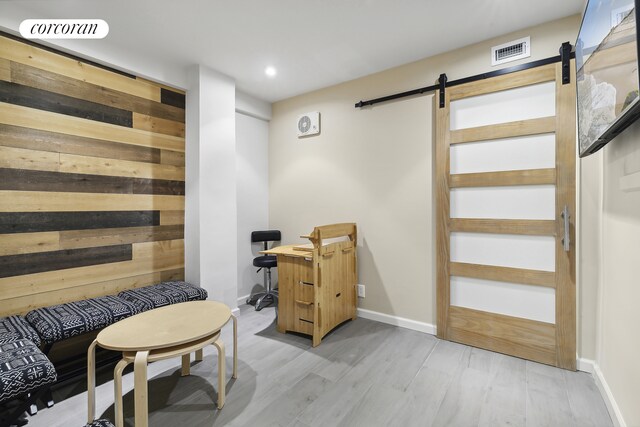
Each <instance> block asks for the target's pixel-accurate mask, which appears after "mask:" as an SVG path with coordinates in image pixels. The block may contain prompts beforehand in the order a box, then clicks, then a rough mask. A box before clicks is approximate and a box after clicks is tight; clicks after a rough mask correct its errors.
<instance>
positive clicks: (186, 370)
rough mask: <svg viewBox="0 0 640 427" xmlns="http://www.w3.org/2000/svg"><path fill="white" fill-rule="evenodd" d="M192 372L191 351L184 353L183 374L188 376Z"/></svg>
mask: <svg viewBox="0 0 640 427" xmlns="http://www.w3.org/2000/svg"><path fill="white" fill-rule="evenodd" d="M189 374H191V353H187V354H183V355H182V372H181V376H183V377H186V376H187V375H189Z"/></svg>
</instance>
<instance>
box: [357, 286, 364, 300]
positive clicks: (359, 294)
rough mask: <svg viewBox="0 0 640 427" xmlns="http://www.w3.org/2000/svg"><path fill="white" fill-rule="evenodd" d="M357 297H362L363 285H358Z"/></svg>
mask: <svg viewBox="0 0 640 427" xmlns="http://www.w3.org/2000/svg"><path fill="white" fill-rule="evenodd" d="M358 297H359V298H364V285H358Z"/></svg>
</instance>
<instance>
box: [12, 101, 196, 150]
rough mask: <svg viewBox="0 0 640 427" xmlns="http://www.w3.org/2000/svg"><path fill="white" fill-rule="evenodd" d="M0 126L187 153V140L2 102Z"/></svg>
mask: <svg viewBox="0 0 640 427" xmlns="http://www.w3.org/2000/svg"><path fill="white" fill-rule="evenodd" d="M0 123H3V124H7V125H13V126H22V127H27V128H32V129H38V130H45V131H51V132H58V133H64V134H68V135H75V136H82V137H86V138H94V139H100V140H105V141H114V142H121V143H124V144H131V145H141V146H144V147H151V148H161V149H167V150H173V151H184V138H178V137H177V136H170V135H162V134H160V133H151V132H147V131H144V130H139V129H131V128H126V127H122V126H116V125H112V124H109V123H101V122H95V121H92V120H85V119H80V118H78V117H71V116H65V115H64V114H58V113H52V112H50V111H42V110H37V109H34V108H28V107H22V106H19V105H12V104H7V103H6V102H0Z"/></svg>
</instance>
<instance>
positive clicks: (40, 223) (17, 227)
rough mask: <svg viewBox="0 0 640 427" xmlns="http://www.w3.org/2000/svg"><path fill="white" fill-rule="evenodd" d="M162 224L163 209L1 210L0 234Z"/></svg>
mask: <svg viewBox="0 0 640 427" xmlns="http://www.w3.org/2000/svg"><path fill="white" fill-rule="evenodd" d="M152 225H160V211H103V212H97V211H94V212H91V211H88V212H0V234H9V233H35V232H41V231H63V230H89V229H96V228H118V227H142V226H152Z"/></svg>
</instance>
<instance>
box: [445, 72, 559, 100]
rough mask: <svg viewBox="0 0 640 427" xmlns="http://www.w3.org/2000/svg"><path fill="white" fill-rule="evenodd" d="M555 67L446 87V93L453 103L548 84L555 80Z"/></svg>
mask: <svg viewBox="0 0 640 427" xmlns="http://www.w3.org/2000/svg"><path fill="white" fill-rule="evenodd" d="M555 65H556V64H549V65H543V66H542V67H536V68H530V69H528V70H524V71H520V72H518V73H512V74H505V75H502V76H498V77H492V78H490V79H485V80H478V81H475V82H471V83H466V84H463V85H460V86H453V87H450V88H449V87H447V93H449V96H450V99H451V101H454V100H456V99H462V98H469V97H471V96H478V95H484V94H487V93H494V92H500V91H503V90H507V89H515V88H518V87H522V86H530V85H534V84H538V83H545V82H550V81H553V80H555V78H556V73H555Z"/></svg>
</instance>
